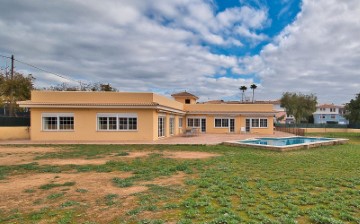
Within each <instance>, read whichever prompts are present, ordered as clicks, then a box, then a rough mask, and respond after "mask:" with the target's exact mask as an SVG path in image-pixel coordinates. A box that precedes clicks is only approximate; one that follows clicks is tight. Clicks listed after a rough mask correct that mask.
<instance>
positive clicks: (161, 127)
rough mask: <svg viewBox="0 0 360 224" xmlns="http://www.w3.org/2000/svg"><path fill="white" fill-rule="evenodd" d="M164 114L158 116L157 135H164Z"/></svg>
mask: <svg viewBox="0 0 360 224" xmlns="http://www.w3.org/2000/svg"><path fill="white" fill-rule="evenodd" d="M165 118H166V117H165V116H159V117H158V137H164V136H165Z"/></svg>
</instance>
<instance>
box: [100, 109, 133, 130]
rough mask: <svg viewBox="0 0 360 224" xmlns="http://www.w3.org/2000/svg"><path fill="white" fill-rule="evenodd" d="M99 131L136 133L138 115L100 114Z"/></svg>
mask: <svg viewBox="0 0 360 224" xmlns="http://www.w3.org/2000/svg"><path fill="white" fill-rule="evenodd" d="M97 124H98V125H97V130H99V131H136V130H137V114H113V113H111V114H98V115H97Z"/></svg>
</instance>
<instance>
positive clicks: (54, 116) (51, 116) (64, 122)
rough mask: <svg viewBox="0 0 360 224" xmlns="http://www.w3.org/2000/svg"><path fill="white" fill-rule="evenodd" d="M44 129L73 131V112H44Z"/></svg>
mask: <svg viewBox="0 0 360 224" xmlns="http://www.w3.org/2000/svg"><path fill="white" fill-rule="evenodd" d="M42 127H43V128H42V129H43V130H44V131H73V130H74V114H73V113H44V114H42Z"/></svg>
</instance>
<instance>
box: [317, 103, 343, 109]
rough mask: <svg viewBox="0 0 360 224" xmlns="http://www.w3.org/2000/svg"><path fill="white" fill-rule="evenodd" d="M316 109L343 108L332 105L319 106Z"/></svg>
mask: <svg viewBox="0 0 360 224" xmlns="http://www.w3.org/2000/svg"><path fill="white" fill-rule="evenodd" d="M316 107H317V108H343V107H344V106H338V105H334V104H333V103H332V104H321V105H317V106H316Z"/></svg>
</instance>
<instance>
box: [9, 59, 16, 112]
mask: <svg viewBox="0 0 360 224" xmlns="http://www.w3.org/2000/svg"><path fill="white" fill-rule="evenodd" d="M14 60H15V59H14V55H11V70H10V86H11V89H10V99H9V101H10V102H9V106H10V107H9V115H10V116H12V117H13V116H14V114H15V113H14V102H13V101H14V85H13V84H14V82H13V80H14Z"/></svg>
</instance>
